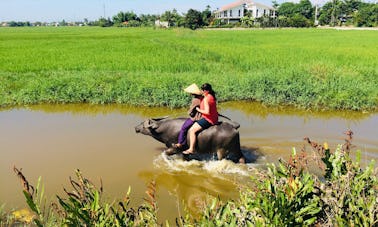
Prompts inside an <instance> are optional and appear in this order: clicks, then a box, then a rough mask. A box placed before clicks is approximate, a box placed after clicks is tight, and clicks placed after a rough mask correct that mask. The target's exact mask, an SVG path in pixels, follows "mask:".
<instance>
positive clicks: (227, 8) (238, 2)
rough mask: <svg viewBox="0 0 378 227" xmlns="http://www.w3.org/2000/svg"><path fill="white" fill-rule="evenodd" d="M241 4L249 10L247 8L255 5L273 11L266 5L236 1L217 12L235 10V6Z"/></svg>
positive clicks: (248, 1) (244, 0)
mask: <svg viewBox="0 0 378 227" xmlns="http://www.w3.org/2000/svg"><path fill="white" fill-rule="evenodd" d="M243 4H246V6H247V8H249V7H251V6H253V5H256V6H260V7H264V8H268V9H274V8H273V7H271V6H267V5H264V4H261V3H258V2H254V1H252V0H239V1H236V2H233V3H230V4H227V5H224V6H222V7H221V8H220V9H219V10H217V12H222V11H226V10H229V9H232V8H235V7H237V6H240V5H243Z"/></svg>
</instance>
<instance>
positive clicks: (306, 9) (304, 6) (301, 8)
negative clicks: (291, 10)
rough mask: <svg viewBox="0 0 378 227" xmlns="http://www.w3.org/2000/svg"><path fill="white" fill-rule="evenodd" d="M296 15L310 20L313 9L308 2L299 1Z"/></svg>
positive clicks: (305, 0)
mask: <svg viewBox="0 0 378 227" xmlns="http://www.w3.org/2000/svg"><path fill="white" fill-rule="evenodd" d="M296 8H297V10H296V11H297V13H300V14H301V15H302V16H304V17H306V18H307V19H311V18H313V16H314V8H313V7H312V4H311V2H310V0H301V1H300V2H299V3H298V4H297V7H296Z"/></svg>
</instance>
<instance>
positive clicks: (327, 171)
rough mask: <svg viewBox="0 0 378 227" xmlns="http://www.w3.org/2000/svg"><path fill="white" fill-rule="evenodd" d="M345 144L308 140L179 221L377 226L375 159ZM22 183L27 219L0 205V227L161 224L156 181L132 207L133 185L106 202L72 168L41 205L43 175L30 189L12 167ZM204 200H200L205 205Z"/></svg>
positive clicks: (187, 223) (193, 223) (180, 223)
mask: <svg viewBox="0 0 378 227" xmlns="http://www.w3.org/2000/svg"><path fill="white" fill-rule="evenodd" d="M347 135H348V138H347V139H346V143H345V144H344V145H343V146H339V147H338V148H337V149H336V151H334V152H331V151H330V150H329V149H328V146H327V144H325V145H324V146H322V145H319V144H317V143H316V142H313V141H310V139H308V138H305V140H306V141H307V142H308V144H310V146H311V148H312V152H308V151H307V152H306V151H305V149H302V151H301V152H300V153H298V154H297V153H296V151H295V149H294V150H293V153H292V156H291V157H290V159H289V160H288V161H283V160H282V161H280V163H279V164H278V165H274V164H272V165H268V166H267V169H266V170H256V174H254V175H252V176H251V180H252V181H254V182H255V183H254V184H253V185H254V186H253V187H251V188H245V186H244V187H242V188H241V190H240V198H239V199H238V200H236V201H219V200H217V199H211V200H210V202H209V203H206V204H208V205H204V206H205V207H204V208H203V210H202V212H201V213H200V215H199V216H193V215H191V214H190V213H189V212H187V213H184V214H183V215H178V217H177V219H176V223H175V225H176V226H314V225H320V226H376V225H377V224H378V200H377V198H378V179H377V174H378V172H377V170H378V169H374V162H372V163H370V165H368V166H367V167H365V168H362V167H361V165H360V162H359V161H360V159H359V155H360V153H359V152H357V153H356V156H357V158H356V160H355V161H353V160H352V159H351V155H350V153H351V150H350V148H351V147H352V146H351V140H352V132H351V131H349V132H347ZM310 163H317V164H318V165H319V167H321V168H322V173H323V175H322V176H320V177H319V176H318V175H315V174H313V173H310V172H309V171H308V169H307V167H308V165H309V164H310ZM15 172H16V174H17V176H18V177H19V178H20V180H21V183H22V185H23V193H24V195H25V198H26V201H27V204H28V206H29V208H30V210H31V211H32V212H33V213H32V214H31V215H29V217H27V216H23V217H22V218H17V217H19V216H20V211H15V212H13V214H11V215H8V216H6V215H5V214H4V213H2V212H1V210H0V214H1V215H0V225H2V224H4V225H12V224H35V225H37V226H58V225H67V226H158V225H163V224H165V225H166V226H170V224H172V223H169V222H168V221H166V222H165V223H158V221H157V213H158V204H157V202H156V185H155V183H154V182H151V184H150V185H149V187H148V189H147V191H146V194H147V196H146V198H145V202H144V203H143V204H141V205H140V206H139V207H137V208H133V207H130V200H131V198H130V197H129V195H130V190H129V191H128V192H127V194H126V196H125V198H124V199H122V200H119V201H114V202H111V203H109V202H106V201H103V199H102V193H103V190H102V185H101V186H100V188H98V187H96V186H95V185H94V184H93V183H91V182H90V181H89V180H88V179H86V178H85V177H83V175H82V174H81V172H80V171H79V170H77V171H76V177H77V179H76V180H74V179H71V178H70V184H71V186H72V189H71V190H66V189H64V191H65V195H66V198H62V197H60V196H57V203H53V204H52V205H47V206H46V204H45V203H44V201H45V200H44V195H43V194H44V190H43V187H41V184H40V180H39V181H38V184H37V186H36V187H35V188H34V187H33V186H32V185H31V184H30V183H29V182H28V181H27V179H26V178H25V176H24V175H23V173H22V172H20V171H19V170H18V169H17V168H15ZM204 204H205V203H204Z"/></svg>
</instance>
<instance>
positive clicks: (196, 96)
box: [173, 84, 203, 149]
mask: <svg viewBox="0 0 378 227" xmlns="http://www.w3.org/2000/svg"><path fill="white" fill-rule="evenodd" d="M184 91H185V92H187V93H189V94H191V95H192V103H191V105H190V108H189V111H188V114H189V118H188V119H186V120H185V122H184V124H183V125H182V127H181V129H180V133H179V136H178V142H177V143H176V144H173V147H174V148H177V149H185V148H184V147H186V148H187V145H186V136H187V132H188V130H189V128H190V127H191V126H192V125H193V124H194V122H195V121H198V120H199V119H201V113H200V112H198V111H197V110H196V108H197V107H199V106H200V104H201V100H202V99H203V96H202V92H201V90H200V89H199V88H198V86H197V84H192V85H190V86H189V87H187V88H185V89H184Z"/></svg>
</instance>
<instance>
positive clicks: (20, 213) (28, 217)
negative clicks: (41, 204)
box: [12, 208, 34, 224]
mask: <svg viewBox="0 0 378 227" xmlns="http://www.w3.org/2000/svg"><path fill="white" fill-rule="evenodd" d="M12 214H13V216H14V218H15V219H16V220H17V221H20V222H23V223H27V224H29V223H31V222H32V221H33V219H34V214H33V213H32V212H31V211H29V210H28V209H26V208H24V209H21V210H16V211H13V212H12Z"/></svg>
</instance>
